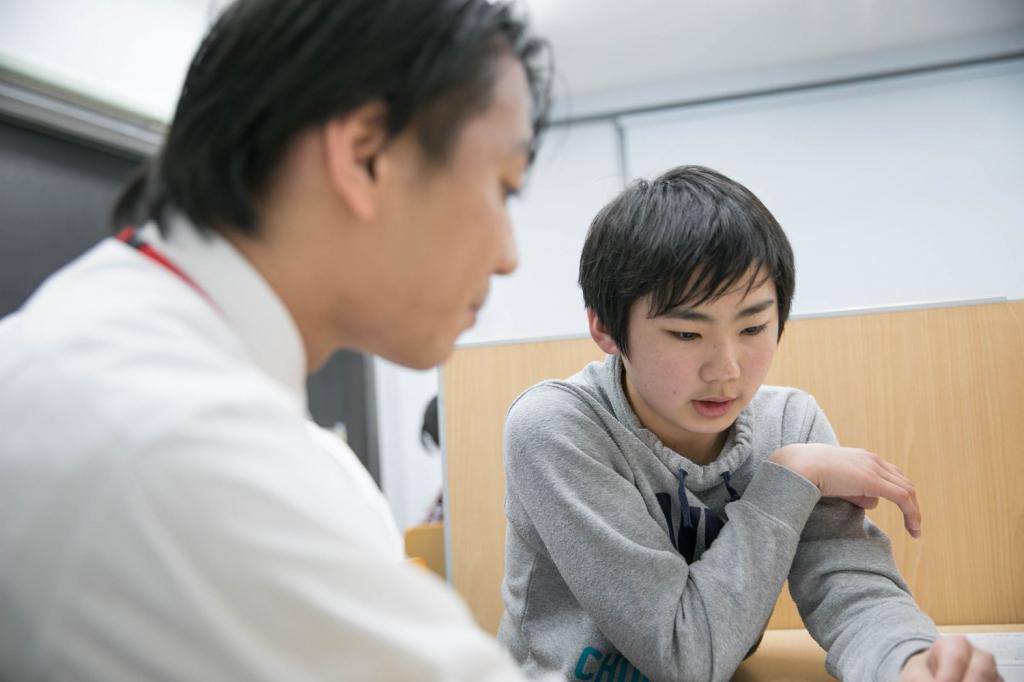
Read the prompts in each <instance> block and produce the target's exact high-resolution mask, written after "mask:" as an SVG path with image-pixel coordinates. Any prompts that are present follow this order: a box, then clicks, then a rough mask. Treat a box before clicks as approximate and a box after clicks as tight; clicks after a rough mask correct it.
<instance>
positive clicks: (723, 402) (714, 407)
mask: <svg viewBox="0 0 1024 682" xmlns="http://www.w3.org/2000/svg"><path fill="white" fill-rule="evenodd" d="M734 402H736V399H735V398H716V399H714V400H694V401H693V408H694V409H695V410H697V413H698V414H699V415H701V416H702V417H721V416H722V415H724V414H725V413H727V412H728V411H729V410H730V409H731V408H732V404H733V403H734Z"/></svg>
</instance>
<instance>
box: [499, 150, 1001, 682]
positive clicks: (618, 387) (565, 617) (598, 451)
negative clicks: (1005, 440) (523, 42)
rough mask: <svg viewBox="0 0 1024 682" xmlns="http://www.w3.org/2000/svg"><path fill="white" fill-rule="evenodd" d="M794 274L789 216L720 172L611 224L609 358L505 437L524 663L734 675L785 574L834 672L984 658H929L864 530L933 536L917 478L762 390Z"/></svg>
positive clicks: (590, 271)
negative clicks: (779, 218) (884, 502)
mask: <svg viewBox="0 0 1024 682" xmlns="http://www.w3.org/2000/svg"><path fill="white" fill-rule="evenodd" d="M794 280H795V276H794V264H793V253H792V249H791V248H790V245H789V242H788V240H787V239H786V236H785V234H784V233H783V231H782V229H781V228H780V226H779V224H778V223H777V222H776V220H775V219H774V218H773V217H772V215H771V213H769V212H768V210H767V209H766V208H765V207H764V205H763V204H762V203H761V202H760V201H759V200H758V199H757V198H756V197H755V196H754V195H753V194H752V193H751V192H750V191H749V190H747V189H746V188H744V187H742V186H741V185H739V184H738V183H736V182H733V181H732V180H730V179H728V178H726V177H724V176H722V175H721V174H719V173H716V172H714V171H712V170H709V169H707V168H701V167H695V166H689V167H682V168H677V169H674V170H672V171H669V172H667V173H665V174H664V175H662V176H661V177H659V178H657V179H656V180H654V181H653V182H650V183H648V182H645V181H638V182H636V183H634V184H632V185H630V186H629V187H627V188H626V189H625V190H624V191H623V192H622V193H621V194H620V195H619V196H618V197H617V198H615V199H614V200H613V201H612V202H611V203H610V204H608V205H607V206H606V207H605V208H604V209H603V210H602V211H601V212H600V213H599V214H598V216H597V217H596V218H595V219H594V222H593V224H592V225H591V228H590V232H589V234H588V235H587V239H586V243H585V245H584V248H583V253H582V256H581V258H580V278H579V281H580V286H581V287H582V289H583V296H584V301H585V303H586V306H587V315H588V318H589V321H590V331H591V335H592V336H593V338H594V340H595V341H596V342H597V344H598V345H599V346H600V347H601V349H602V350H604V351H606V352H607V353H608V354H609V357H608V358H607V359H606V360H605V361H604V362H603V363H591V364H590V365H588V366H587V367H586V368H584V369H583V370H582V371H581V372H579V373H578V374H576V375H575V376H573V377H570V378H569V379H567V380H565V381H545V382H543V383H541V384H538V385H537V386H534V387H533V388H531V389H529V390H527V391H526V392H525V393H523V394H522V395H521V396H520V397H519V398H518V399H517V400H516V402H515V403H514V404H513V406H512V408H511V410H510V412H509V415H508V421H507V424H506V434H505V457H506V461H505V467H506V478H507V497H506V503H505V509H506V514H507V516H508V522H509V525H508V534H507V538H506V558H505V571H506V573H505V580H504V584H503V587H502V592H503V597H504V601H505V607H506V612H505V615H504V617H503V619H502V623H501V627H500V630H499V639H501V640H502V641H503V642H504V643H505V644H506V645H507V646H508V647H509V648H510V649H511V651H512V652H513V655H514V656H515V657H516V658H517V659H518V660H519V661H520V662H522V663H523V664H524V665H525V666H526V668H527V669H529V670H539V669H543V668H555V669H558V670H561V671H562V672H563V673H564V674H566V676H567V677H568V678H569V679H578V680H591V681H592V682H596V681H597V680H612V679H615V680H641V679H651V680H670V679H686V680H725V679H729V677H730V676H731V675H732V674H733V672H734V671H735V670H736V668H737V666H739V664H740V662H741V661H742V660H743V659H744V658H745V657H746V656H748V655H749V654H750V652H752V651H753V649H754V648H756V646H757V644H758V642H759V641H760V637H761V635H762V634H763V632H764V629H765V626H766V624H767V622H768V619H769V617H770V615H771V612H772V608H773V606H774V604H775V601H776V599H777V598H778V595H779V592H780V590H781V589H782V585H783V582H784V581H785V580H786V579H787V577H788V578H789V581H790V591H791V593H792V595H793V598H794V600H795V601H796V603H797V605H798V607H799V609H800V614H801V617H802V618H803V619H804V622H805V623H806V625H807V627H808V629H809V630H810V632H811V634H812V635H813V636H814V638H815V639H816V640H817V641H818V642H819V643H820V644H821V645H822V646H823V647H824V648H825V649H826V650H827V651H828V659H827V667H828V670H829V672H831V673H832V674H834V675H837V676H839V677H842V678H844V679H855V680H876V679H878V680H889V679H896V678H897V677H898V676H900V675H901V674H902V675H903V676H904V677H905V678H906V679H910V678H911V677H912V676H913V675H922V676H921V677H920V678H919V679H930V676H929V675H925V674H924V673H925V672H927V671H930V674H934V673H935V672H936V670H937V666H938V665H939V664H940V663H941V664H942V665H943V666H952V665H953V664H951V663H949V660H951V659H952V658H953V657H955V656H956V655H958V654H962V653H963V652H964V651H967V653H968V655H967V660H970V659H971V653H973V652H974V650H973V649H971V647H970V645H969V644H968V643H967V642H966V640H963V639H958V640H953V641H952V642H950V641H948V640H939V642H940V644H937V645H936V646H934V647H933V642H935V641H936V638H937V632H936V629H935V625H934V623H933V622H932V621H931V620H930V619H929V618H928V617H927V616H926V615H925V614H923V613H922V612H921V611H920V610H919V609H918V608H917V606H916V605H915V603H914V601H913V600H912V599H911V597H910V595H909V593H908V591H907V587H906V584H905V583H904V581H903V579H902V578H901V577H900V575H899V572H898V571H897V568H896V565H895V563H894V561H893V557H892V553H891V550H890V544H889V540H888V538H886V537H885V535H884V534H883V533H882V532H881V531H880V530H879V529H878V528H877V527H875V526H874V525H873V524H872V523H871V522H870V521H869V520H867V519H866V518H865V516H864V511H863V509H864V508H870V507H872V506H874V505H875V504H877V502H878V499H879V498H886V499H889V500H891V501H893V502H895V503H897V504H898V505H899V506H900V508H901V510H902V511H903V514H904V519H905V524H906V528H907V530H908V531H909V532H910V533H911V534H912V535H914V536H915V537H916V536H917V535H919V534H920V513H919V511H918V508H917V501H916V498H915V494H914V488H913V485H912V484H911V482H910V481H909V480H908V479H907V478H906V477H905V476H904V475H903V474H902V472H900V471H899V470H898V469H897V468H896V467H894V466H893V465H891V464H889V463H887V462H885V461H883V460H882V459H880V458H879V457H878V456H877V455H874V454H873V453H869V452H867V451H865V450H860V449H854V448H842V447H839V446H838V444H837V442H836V437H835V434H834V433H833V431H832V428H831V427H830V425H829V423H828V420H827V419H826V417H825V415H824V413H823V412H822V411H821V409H820V408H819V407H818V405H817V403H816V402H815V401H814V398H812V397H811V396H810V395H808V394H806V393H804V392H802V391H799V390H797V389H792V388H780V387H773V386H762V382H763V380H764V378H765V376H766V374H767V372H768V369H769V367H770V365H771V360H772V357H773V355H774V353H775V350H776V347H777V343H778V339H779V338H780V336H781V334H782V330H783V327H784V325H785V322H786V319H787V317H788V315H789V310H790V303H791V301H792V297H793V291H794ZM930 647H931V648H932V653H931V654H930V655H929V657H928V661H929V662H928V664H927V665H926V663H925V656H923V655H921V656H918V655H916V654H918V653H919V652H923V651H924V650H927V649H929V648H930ZM990 659H991V657H989V660H988V661H987V667H986V665H985V663H986V662H981V663H979V664H977V665H978V668H977V670H981V671H982V674H984V675H988V674H991V675H995V669H994V665H993V664H992V662H991V660H990ZM908 660H912V661H913V662H914V664H913V665H909V664H908ZM978 660H979V661H980V660H981V657H980V656H979V657H978ZM957 665H959V664H957ZM949 669H952V667H950V668H949ZM964 670H965V669H964V668H960V669H959V673H958V674H956V675H954V676H951V677H950V679H960V677H961V675H962V674H963V673H964ZM977 670H976V671H977ZM901 671H903V672H902V673H901ZM944 672H945V670H944ZM915 679H918V678H915ZM978 679H982V678H978Z"/></svg>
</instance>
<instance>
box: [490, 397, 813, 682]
mask: <svg viewBox="0 0 1024 682" xmlns="http://www.w3.org/2000/svg"><path fill="white" fill-rule="evenodd" d="M505 458H506V459H505V469H506V476H507V481H506V483H507V495H508V500H507V506H506V508H507V509H508V511H509V523H510V524H511V526H512V528H513V529H514V530H515V531H516V532H517V533H519V534H520V535H523V536H524V537H530V538H532V542H533V543H535V544H536V548H535V550H536V551H537V552H539V553H542V554H545V555H546V556H547V557H549V558H550V560H551V562H552V563H553V564H554V566H555V567H556V569H557V570H558V572H559V574H560V576H561V577H562V578H563V580H564V581H565V583H566V585H567V586H568V588H569V590H571V592H572V595H573V597H574V598H575V599H576V600H577V601H578V603H579V605H580V607H581V608H582V609H583V610H584V611H585V612H586V614H587V616H589V617H590V618H591V619H593V621H594V623H595V624H596V626H597V627H598V628H599V629H600V631H601V632H602V633H603V634H604V636H605V637H607V638H608V640H609V641H610V642H611V643H612V644H614V645H615V646H616V647H617V648H618V650H619V652H620V653H621V654H623V655H624V656H625V657H626V658H627V659H628V660H629V661H630V662H632V663H633V665H635V666H636V667H637V668H638V669H640V670H642V671H643V672H644V674H646V675H647V676H648V677H649V678H650V679H651V680H702V681H707V680H727V679H729V678H730V677H731V675H732V674H733V672H734V671H735V670H736V668H737V666H738V665H739V664H740V662H741V661H742V660H743V658H744V656H745V655H746V654H747V653H748V651H749V650H750V648H751V645H752V644H753V643H754V642H756V641H757V639H758V637H759V636H760V634H761V633H762V631H763V630H764V626H765V624H766V623H767V621H768V618H769V616H770V615H771V611H772V607H773V606H774V604H775V601H776V598H777V597H778V594H779V592H780V591H781V589H782V584H783V582H784V580H785V577H786V574H787V573H788V571H789V567H790V563H791V561H792V559H793V555H794V552H795V551H796V548H797V542H798V540H799V536H800V529H802V528H803V525H804V522H805V520H806V519H807V517H808V515H809V514H810V512H811V510H812V509H813V507H814V504H815V503H816V502H817V500H818V497H819V494H818V490H817V488H815V487H814V486H813V485H812V484H811V483H810V482H808V481H806V480H805V479H804V478H802V477H800V476H799V475H797V474H794V473H793V472H791V471H789V470H788V469H785V468H784V467H780V466H777V465H775V464H772V463H765V464H764V465H762V466H761V467H760V469H759V470H758V472H757V473H756V474H755V475H754V477H753V479H752V480H751V482H750V483H749V485H748V486H747V489H746V491H745V493H744V495H743V497H742V499H740V500H738V501H736V502H733V503H731V504H730V505H729V506H728V507H727V513H728V517H729V522H728V523H727V524H725V526H724V528H723V529H722V531H721V534H720V535H719V536H718V538H717V539H716V540H715V542H714V545H713V546H712V547H710V548H709V549H708V550H707V551H705V552H704V554H703V555H702V557H701V558H700V559H699V560H698V561H695V562H694V563H693V564H692V565H688V564H687V562H686V560H685V559H684V558H683V557H682V556H681V555H680V553H679V552H678V551H676V549H675V548H673V546H672V545H671V543H670V540H669V537H668V534H667V533H666V532H665V529H663V528H662V527H661V526H660V525H659V523H658V522H657V521H656V520H655V518H654V517H653V516H652V515H651V513H650V511H649V510H648V508H647V506H646V504H645V502H644V499H643V498H642V496H641V494H640V492H639V491H638V490H637V487H636V485H635V483H634V481H633V478H632V474H631V472H630V469H629V464H628V462H627V461H626V460H625V459H624V458H623V456H622V454H621V450H620V448H619V446H618V445H617V443H616V442H615V440H614V437H613V436H612V435H611V434H610V433H609V431H608V429H606V428H605V426H604V425H603V424H602V423H601V418H600V417H599V416H598V415H597V414H596V413H595V412H594V411H593V410H592V409H591V408H589V407H588V406H587V405H585V404H584V403H583V402H582V401H581V400H578V399H576V398H575V397H574V396H573V395H572V394H571V393H570V392H569V391H567V390H565V389H561V388H559V387H555V386H550V385H549V386H542V387H539V388H535V389H533V390H531V391H529V392H527V394H524V396H522V397H521V398H520V399H519V400H518V401H517V402H516V403H515V404H514V405H513V407H512V409H511V411H510V413H509V416H508V420H507V422H506V430H505ZM540 596H541V595H537V597H538V598H539V597H540ZM557 598H558V596H557V595H550V598H548V599H546V600H543V601H546V602H548V603H550V601H551V599H557ZM535 618H537V616H535ZM552 620H555V617H554V616H552V618H551V619H548V621H549V625H550V622H551V621H552ZM542 626H543V624H542V623H540V624H539V623H536V622H535V623H534V626H532V629H533V636H534V637H537V638H542V639H544V640H548V639H550V638H559V637H563V638H568V637H570V636H571V635H569V634H567V632H566V628H564V627H563V628H560V627H558V625H557V623H555V624H554V625H552V626H551V627H547V628H546V629H545V631H544V633H543V634H541V633H540V632H539V631H538V629H537V628H540V627H542ZM574 644H578V643H576V642H570V641H565V642H562V643H560V644H559V647H560V648H565V649H569V648H571V646H573V645H574Z"/></svg>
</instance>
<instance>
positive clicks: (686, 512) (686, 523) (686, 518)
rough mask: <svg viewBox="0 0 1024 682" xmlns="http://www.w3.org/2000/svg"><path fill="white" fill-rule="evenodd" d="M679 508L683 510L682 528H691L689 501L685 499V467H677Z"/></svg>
mask: <svg viewBox="0 0 1024 682" xmlns="http://www.w3.org/2000/svg"><path fill="white" fill-rule="evenodd" d="M679 508H680V509H681V510H682V512H683V528H693V521H691V520H690V503H689V502H688V501H687V499H686V469H683V468H682V467H680V468H679Z"/></svg>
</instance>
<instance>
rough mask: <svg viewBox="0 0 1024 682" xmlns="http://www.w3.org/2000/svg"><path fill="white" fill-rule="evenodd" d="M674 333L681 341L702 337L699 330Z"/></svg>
mask: <svg viewBox="0 0 1024 682" xmlns="http://www.w3.org/2000/svg"><path fill="white" fill-rule="evenodd" d="M672 335H673V336H675V337H676V338H677V339H679V340H680V341H695V340H697V339H699V338H700V334H698V333H697V332H672Z"/></svg>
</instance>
